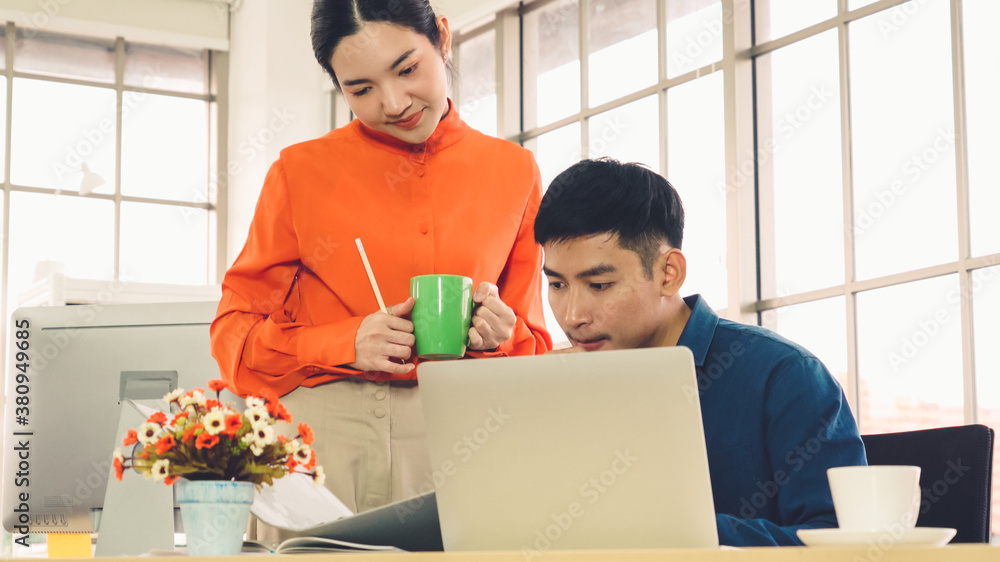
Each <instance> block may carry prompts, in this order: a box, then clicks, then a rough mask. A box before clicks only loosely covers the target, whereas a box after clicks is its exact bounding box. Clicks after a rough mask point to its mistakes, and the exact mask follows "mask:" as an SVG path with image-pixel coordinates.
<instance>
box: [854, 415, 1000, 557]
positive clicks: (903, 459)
mask: <svg viewBox="0 0 1000 562" xmlns="http://www.w3.org/2000/svg"><path fill="white" fill-rule="evenodd" d="M861 439H862V440H863V441H864V443H865V453H866V454H867V456H868V464H870V465H880V464H881V465H885V464H897V465H898V464H903V465H914V466H919V467H920V515H919V516H918V517H917V526H918V527H949V528H953V529H956V530H957V533H956V534H955V538H954V539H953V540H952V541H951V542H989V541H990V490H991V488H990V485H991V481H992V470H993V430H992V429H990V428H989V427H986V426H984V425H963V426H957V427H939V428H935V429H925V430H920V431H904V432H901V433H883V434H878V435H862V436H861Z"/></svg>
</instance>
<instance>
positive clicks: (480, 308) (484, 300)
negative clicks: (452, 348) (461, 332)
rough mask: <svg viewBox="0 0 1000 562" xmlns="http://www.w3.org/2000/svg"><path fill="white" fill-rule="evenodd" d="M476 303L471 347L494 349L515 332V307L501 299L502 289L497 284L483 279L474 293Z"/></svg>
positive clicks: (471, 332) (474, 348)
mask: <svg viewBox="0 0 1000 562" xmlns="http://www.w3.org/2000/svg"><path fill="white" fill-rule="evenodd" d="M472 301H473V302H474V303H475V304H476V309H475V313H474V314H473V315H472V327H471V328H469V349H472V350H475V351H483V350H493V349H496V348H497V347H500V344H502V343H503V342H505V341H507V340H508V339H510V336H511V335H512V334H513V333H514V322H515V321H516V320H517V317H516V316H514V309H512V308H511V307H509V306H507V305H506V304H504V302H503V301H502V300H500V290H499V289H498V288H497V286H496V285H494V284H492V283H487V282H486V281H483V282H482V283H480V284H479V286H478V287H476V292H475V293H473V295H472Z"/></svg>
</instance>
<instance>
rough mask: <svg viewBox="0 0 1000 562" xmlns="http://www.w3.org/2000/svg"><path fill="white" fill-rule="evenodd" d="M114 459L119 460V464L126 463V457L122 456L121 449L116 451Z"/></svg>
mask: <svg viewBox="0 0 1000 562" xmlns="http://www.w3.org/2000/svg"><path fill="white" fill-rule="evenodd" d="M114 458H115V459H118V462H125V455H123V454H122V450H121V449H115V456H114Z"/></svg>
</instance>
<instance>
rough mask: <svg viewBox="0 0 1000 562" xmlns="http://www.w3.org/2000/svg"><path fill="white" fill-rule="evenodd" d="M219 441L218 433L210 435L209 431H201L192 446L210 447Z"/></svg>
mask: <svg viewBox="0 0 1000 562" xmlns="http://www.w3.org/2000/svg"><path fill="white" fill-rule="evenodd" d="M218 442H219V436H218V435H212V434H211V433H202V434H201V435H199V436H198V439H196V440H195V442H194V446H195V447H196V448H198V449H211V448H212V447H214V446H215V444H216V443H218Z"/></svg>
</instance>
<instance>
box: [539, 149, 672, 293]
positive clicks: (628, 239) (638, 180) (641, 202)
mask: <svg viewBox="0 0 1000 562" xmlns="http://www.w3.org/2000/svg"><path fill="white" fill-rule="evenodd" d="M597 234H609V235H612V234H615V235H618V244H619V245H620V246H621V247H622V248H624V249H626V250H631V251H633V252H635V253H636V254H638V255H639V260H640V261H641V262H642V266H643V269H645V271H646V277H647V278H652V275H653V263H654V262H655V261H656V257H657V256H658V255H659V253H660V252H659V249H660V245H661V244H662V243H663V242H664V241H666V242H667V243H668V244H669V245H670V246H671V247H672V248H677V249H678V250H679V249H680V248H681V242H682V240H683V238H684V207H683V205H682V204H681V198H680V196H679V195H678V194H677V191H676V190H675V189H674V187H673V186H672V185H670V182H668V181H667V180H666V178H664V177H663V176H661V175H659V174H657V173H655V172H653V171H652V170H650V169H649V168H647V167H645V166H644V165H642V164H636V163H622V162H619V161H618V160H615V159H612V158H598V159H595V160H581V161H580V162H577V163H576V164H574V165H572V166H570V167H569V168H567V169H566V170H565V171H563V172H562V173H561V174H559V175H558V176H556V178H555V179H554V180H552V183H551V184H549V188H548V190H547V191H546V192H545V196H544V197H543V198H542V202H541V205H540V207H539V209H538V215H537V216H536V217H535V241H537V242H538V243H539V244H543V245H544V244H546V243H549V242H565V241H568V240H572V239H574V238H581V237H588V236H593V235H597Z"/></svg>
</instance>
